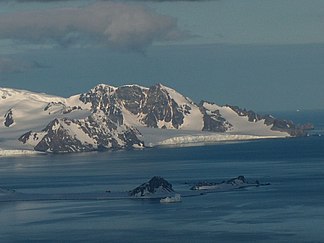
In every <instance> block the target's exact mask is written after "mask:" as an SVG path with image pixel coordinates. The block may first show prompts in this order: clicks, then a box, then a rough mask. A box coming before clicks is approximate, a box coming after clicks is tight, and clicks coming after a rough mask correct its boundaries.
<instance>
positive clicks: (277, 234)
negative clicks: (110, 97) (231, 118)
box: [0, 136, 324, 242]
mask: <svg viewBox="0 0 324 243" xmlns="http://www.w3.org/2000/svg"><path fill="white" fill-rule="evenodd" d="M154 175H160V176H163V177H165V178H166V179H167V180H168V181H169V182H171V183H172V184H173V186H174V189H176V190H177V189H178V190H183V189H185V188H189V187H190V185H191V184H193V183H195V182H197V181H200V180H212V181H222V180H224V179H229V178H232V177H236V176H238V175H244V176H245V177H246V178H248V179H253V180H255V179H258V180H260V181H261V182H270V183H271V185H270V186H265V187H255V188H248V189H240V190H235V191H230V192H218V193H213V194H207V195H203V196H199V197H190V198H183V201H182V202H181V203H178V204H168V205H163V204H160V203H159V201H157V200H151V201H150V200H130V199H124V200H109V201H96V200H89V201H29V202H2V203H0V226H1V227H0V242H28V241H29V242H34V241H44V242H71V241H72V242H79V241H86V242H179V241H183V242H324V231H323V228H324V203H323V202H324V137H323V136H321V137H318V136H311V137H305V138H296V139H276V140H262V141H253V142H243V143H230V144H218V145H209V146H200V147H186V148H156V149H146V150H142V151H117V152H107V153H91V154H76V155H53V156H36V157H24V158H0V187H7V188H13V189H16V190H17V191H22V192H28V193H29V192H40V193H51V192H53V193H57V192H64V193H69V192H93V191H104V190H107V189H109V190H112V191H127V190H130V189H132V188H134V187H136V186H138V185H139V184H141V183H143V182H144V181H147V180H148V179H150V178H151V177H152V176H154Z"/></svg>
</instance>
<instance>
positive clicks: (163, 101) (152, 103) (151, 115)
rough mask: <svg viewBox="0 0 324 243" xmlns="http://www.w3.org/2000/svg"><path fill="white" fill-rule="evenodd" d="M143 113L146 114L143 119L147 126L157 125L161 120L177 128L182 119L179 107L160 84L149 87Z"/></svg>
mask: <svg viewBox="0 0 324 243" xmlns="http://www.w3.org/2000/svg"><path fill="white" fill-rule="evenodd" d="M143 114H145V115H146V116H145V118H144V119H143V121H144V123H145V124H146V125H147V126H149V127H158V123H159V122H162V123H171V124H172V126H173V127H174V128H179V127H180V126H181V125H182V124H183V119H184V115H183V113H182V111H181V108H180V107H179V105H178V104H177V103H176V101H175V100H174V99H172V98H171V97H170V96H169V94H168V92H167V90H166V89H165V88H164V86H163V85H161V84H156V85H154V86H152V87H150V88H149V90H148V92H147V99H146V103H145V105H144V107H143Z"/></svg>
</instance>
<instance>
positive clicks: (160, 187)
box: [128, 176, 174, 197]
mask: <svg viewBox="0 0 324 243" xmlns="http://www.w3.org/2000/svg"><path fill="white" fill-rule="evenodd" d="M157 192H159V193H161V192H164V193H172V192H174V190H173V189H172V185H171V184H170V183H169V182H168V181H166V180H165V179H164V178H162V177H159V176H154V177H153V178H152V179H151V180H149V181H148V182H146V183H143V184H142V185H140V186H138V187H136V188H135V189H133V190H131V191H129V193H128V194H129V195H130V196H136V197H143V196H148V195H151V194H154V193H157Z"/></svg>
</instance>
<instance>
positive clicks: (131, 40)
mask: <svg viewBox="0 0 324 243" xmlns="http://www.w3.org/2000/svg"><path fill="white" fill-rule="evenodd" d="M188 36H189V35H188V33H186V32H185V31H182V30H180V29H179V28H178V26H177V21H176V19H175V18H172V17H169V16H165V15H161V14H158V13H156V12H155V11H153V10H152V9H149V8H147V7H145V6H143V5H136V4H130V3H116V2H97V3H94V4H91V5H88V6H85V7H79V8H54V9H46V10H38V11H28V12H27V11H25V12H15V13H8V14H2V15H0V39H11V40H16V41H22V42H26V43H32V44H35V43H38V44H44V43H45V44H48V43H50V44H58V45H62V46H71V45H88V44H89V43H92V44H93V43H96V44H98V43H100V44H107V45H109V46H112V47H117V48H121V49H135V50H136V49H137V50H142V49H145V47H147V46H149V45H151V44H152V43H154V42H163V41H174V40H181V39H183V38H186V37H188Z"/></svg>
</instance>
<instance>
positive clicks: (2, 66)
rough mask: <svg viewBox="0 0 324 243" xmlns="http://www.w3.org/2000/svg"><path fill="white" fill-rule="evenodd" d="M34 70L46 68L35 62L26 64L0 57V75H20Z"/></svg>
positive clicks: (25, 62)
mask: <svg viewBox="0 0 324 243" xmlns="http://www.w3.org/2000/svg"><path fill="white" fill-rule="evenodd" d="M35 68H47V66H44V65H42V64H40V63H38V62H36V61H33V62H27V61H21V60H15V59H11V58H6V57H0V73H20V72H25V71H27V70H29V69H35Z"/></svg>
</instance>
